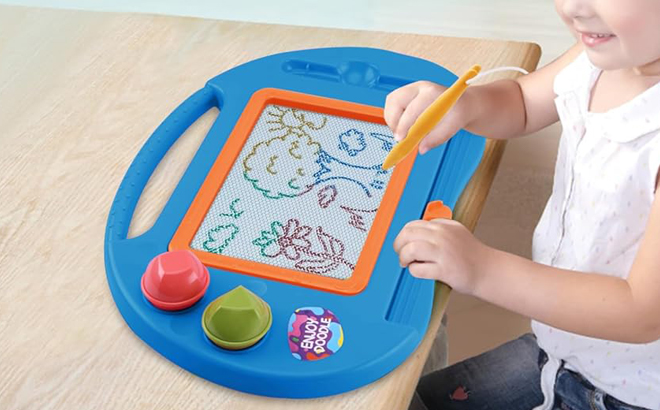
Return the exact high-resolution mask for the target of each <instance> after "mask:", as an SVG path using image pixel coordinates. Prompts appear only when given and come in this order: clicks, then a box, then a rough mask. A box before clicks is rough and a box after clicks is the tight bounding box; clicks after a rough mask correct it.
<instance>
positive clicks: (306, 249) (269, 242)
mask: <svg viewBox="0 0 660 410" xmlns="http://www.w3.org/2000/svg"><path fill="white" fill-rule="evenodd" d="M311 232H312V227H311V226H307V225H301V224H300V221H299V220H297V219H295V218H291V219H289V220H288V221H287V222H286V225H283V224H282V223H281V222H279V221H273V222H272V223H271V224H270V230H268V231H261V236H260V237H259V238H257V239H255V240H253V241H252V243H253V244H254V245H256V246H259V247H260V248H261V250H260V251H261V255H262V256H265V257H268V258H277V257H278V256H284V257H285V258H287V259H288V260H290V261H295V262H296V263H295V265H294V266H295V268H296V269H299V270H302V271H305V272H308V273H316V274H325V273H327V272H329V271H332V270H334V269H336V268H337V267H339V266H340V265H346V266H348V267H349V268H350V269H351V270H353V269H355V265H354V264H353V263H351V262H349V261H347V260H346V259H344V244H343V243H342V242H341V241H340V240H339V239H337V238H335V237H334V236H332V235H330V234H328V233H326V232H325V231H324V230H323V228H322V227H320V226H318V227H316V229H315V232H316V239H317V240H318V242H319V243H320V245H321V247H322V248H323V250H322V251H314V250H313V249H312V243H311V241H310V240H309V238H308V236H309V234H310V233H311Z"/></svg>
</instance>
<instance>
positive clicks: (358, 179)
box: [243, 106, 389, 199]
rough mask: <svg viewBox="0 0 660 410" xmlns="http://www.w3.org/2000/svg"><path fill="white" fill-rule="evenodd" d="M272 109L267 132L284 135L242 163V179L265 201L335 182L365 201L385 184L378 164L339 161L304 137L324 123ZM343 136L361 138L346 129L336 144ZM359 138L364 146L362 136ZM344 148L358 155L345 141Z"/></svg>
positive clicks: (261, 145)
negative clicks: (355, 189)
mask: <svg viewBox="0 0 660 410" xmlns="http://www.w3.org/2000/svg"><path fill="white" fill-rule="evenodd" d="M274 109H276V112H275V113H273V112H270V111H268V114H269V115H272V116H273V117H274V118H275V119H271V120H269V121H268V123H269V124H271V125H272V126H271V128H270V129H269V131H284V134H283V135H279V136H276V137H273V138H270V139H268V140H265V141H260V142H258V143H257V144H255V145H254V146H253V147H252V149H251V151H250V152H249V153H248V155H247V156H246V157H245V159H244V160H243V176H244V178H245V179H246V180H248V181H250V182H251V183H252V186H253V187H254V188H255V189H257V190H258V191H260V192H261V193H262V194H263V195H264V196H265V197H267V198H272V199H280V198H293V197H296V196H300V195H304V194H305V193H307V192H309V191H311V190H312V188H314V186H317V185H320V184H324V183H327V182H329V181H336V180H344V181H349V182H352V183H355V184H357V185H358V186H359V187H360V188H361V189H362V190H363V191H364V193H365V194H366V195H367V197H371V196H372V194H373V192H372V189H377V190H381V189H383V188H384V186H385V184H386V182H385V181H384V180H383V179H381V178H382V177H383V176H384V175H387V174H388V172H389V171H385V170H383V169H382V168H381V164H380V163H378V164H373V165H367V166H362V165H356V164H351V163H348V162H345V161H342V160H340V159H338V158H336V157H334V156H332V155H331V154H329V153H328V152H327V151H325V150H323V148H322V147H321V144H320V143H319V142H317V141H316V140H314V139H313V138H312V137H311V136H310V135H309V134H308V133H307V131H306V129H310V130H319V129H321V128H322V127H323V126H325V123H326V122H325V121H320V120H318V119H317V122H312V121H308V120H307V118H306V117H305V114H303V113H301V112H299V111H297V110H294V109H292V108H283V107H277V106H275V107H274ZM324 119H325V118H324ZM347 133H350V135H353V136H356V135H358V134H360V135H361V134H362V133H360V132H359V131H357V130H354V129H350V130H349V131H347V132H346V133H342V134H340V140H341V136H342V135H345V134H346V135H348V134H347ZM347 138H348V137H347ZM356 138H357V139H358V140H359V139H360V137H359V136H358V137H356ZM361 138H362V140H363V142H364V135H362V137H361ZM353 140H355V138H353ZM353 142H355V141H353ZM353 142H352V143H351V144H353ZM344 145H345V146H346V150H348V152H349V155H357V153H358V152H360V151H359V146H358V147H353V148H349V145H348V142H346V141H344ZM353 145H354V144H353ZM340 146H341V143H340Z"/></svg>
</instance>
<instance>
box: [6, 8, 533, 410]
mask: <svg viewBox="0 0 660 410" xmlns="http://www.w3.org/2000/svg"><path fill="white" fill-rule="evenodd" d="M342 45H354V46H367V47H377V48H383V49H389V50H393V51H398V52H402V53H406V54H410V55H415V56H419V57H422V58H426V59H428V60H432V61H436V62H438V63H439V64H442V65H444V66H445V67H447V68H448V69H450V70H452V71H454V72H463V71H464V70H466V69H467V68H468V67H469V66H471V65H472V64H474V63H479V64H481V65H482V66H483V67H486V68H488V67H495V66H501V65H514V66H521V67H524V68H526V69H528V70H533V69H534V68H535V67H536V64H537V62H538V59H539V55H540V50H539V48H538V47H537V46H535V45H533V44H523V43H512V42H502V41H485V40H475V39H458V38H443V37H435V36H420V35H405V34H388V33H377V32H363V31H347V30H329V29H319V28H305V27H289V26H281V25H264V24H249V23H240V22H227V21H208V20H200V19H193V18H176V17H157V16H149V15H128V14H105V13H90V12H80V11H53V10H41V9H29V8H15V7H5V6H2V7H0V124H2V132H1V133H0V147H1V148H0V169H1V170H2V172H1V173H0V408H2V409H8V410H13V409H40V410H43V409H101V408H104V409H105V408H107V409H135V408H141V409H147V408H158V409H185V408H191V409H192V408H200V409H201V408H204V409H241V410H249V409H263V408H268V409H287V410H289V409H298V408H306V409H307V408H309V409H312V408H313V409H317V410H321V409H404V408H406V407H407V405H408V402H409V400H410V398H411V395H412V393H413V390H414V387H415V384H416V382H417V379H418V377H419V374H420V371H421V369H422V365H423V363H424V361H425V358H426V357H427V355H428V352H429V348H430V345H431V341H432V339H433V336H432V335H433V334H434V333H435V332H436V330H437V329H438V326H439V322H440V318H441V316H442V313H443V311H444V307H445V305H446V303H447V297H445V295H436V306H435V309H434V313H433V316H432V319H431V324H430V326H429V331H428V333H427V335H426V337H425V339H424V341H423V343H422V344H421V346H420V347H419V348H418V349H417V351H416V352H415V353H414V354H413V355H412V356H411V357H410V358H409V359H408V360H407V361H406V362H405V363H404V364H403V365H401V366H400V367H398V368H397V369H396V370H395V371H393V372H392V373H390V374H389V375H387V376H386V377H384V378H382V379H381V380H379V381H377V382H375V383H373V384H371V385H369V386H366V387H364V388H361V389H358V390H356V391H353V392H349V393H346V394H342V395H338V396H334V397H329V398H324V399H316V400H297V401H296V400H279V399H270V398H264V397H256V396H251V395H247V394H243V393H239V392H236V391H232V390H229V389H226V388H223V387H220V386H218V385H215V384H212V383H209V382H207V381H205V380H202V379H200V378H198V377H196V376H194V375H192V374H190V373H188V372H185V371H183V370H181V369H180V368H179V367H177V366H175V365H173V364H171V363H170V362H168V361H167V360H165V359H163V358H162V357H161V356H159V355H158V354H156V353H155V352H154V351H153V350H151V349H150V348H149V347H148V346H147V345H145V344H144V343H143V342H142V341H140V340H139V339H138V338H137V337H136V336H135V335H134V334H133V332H132V331H131V330H129V328H128V326H127V325H126V324H125V322H124V320H123V319H122V317H121V316H120V314H119V312H118V311H117V308H116V307H115V304H114V302H113V300H112V297H111V295H110V292H109V290H108V285H107V283H106V278H105V269H104V265H103V235H104V229H105V223H106V218H107V214H108V209H109V206H110V204H111V202H112V199H113V196H114V194H115V192H116V189H117V187H118V184H119V182H120V180H121V178H122V176H123V174H124V172H125V171H126V169H127V168H128V165H129V164H130V161H131V160H132V159H133V158H134V156H135V154H136V153H137V151H138V149H139V148H140V146H141V145H142V144H143V143H144V141H145V140H146V139H147V137H148V136H149V135H150V133H151V132H152V131H153V130H154V128H155V127H156V126H157V125H158V124H159V123H160V121H161V120H162V119H164V118H165V116H166V115H167V114H169V113H170V112H171V111H172V109H173V108H174V107H175V106H176V105H177V104H178V103H179V102H181V101H183V100H184V99H185V98H186V97H187V96H188V95H190V94H191V93H192V92H194V91H195V90H197V89H199V88H200V87H201V86H203V85H204V83H205V81H206V80H207V79H208V78H211V77H212V76H214V75H216V74H218V73H220V72H222V71H225V70H227V69H229V68H230V67H233V66H236V65H238V64H240V63H243V62H246V61H249V60H252V59H255V58H257V57H261V56H264V55H268V54H273V53H277V52H281V51H285V50H292V49H303V48H315V47H328V46H342ZM216 114H217V113H213V112H210V113H207V114H206V115H205V116H204V117H203V118H202V119H200V120H199V121H197V123H195V124H194V125H193V126H192V127H191V128H190V129H189V130H188V132H187V133H186V135H184V137H182V139H181V140H180V141H179V142H177V144H176V145H175V147H174V148H173V149H172V150H171V152H170V153H168V155H167V157H166V159H165V160H164V162H163V163H162V164H161V166H160V167H159V168H158V169H157V171H156V174H155V175H154V176H153V177H152V180H151V181H150V184H149V186H148V188H147V190H146V192H145V194H144V195H143V197H142V199H141V201H140V204H139V206H138V211H137V213H136V215H135V217H134V221H133V224H132V227H131V232H132V234H133V235H135V234H137V233H140V232H143V231H145V230H146V229H147V228H148V227H149V226H150V225H151V223H152V222H153V221H154V220H155V217H156V216H157V215H158V212H159V210H160V209H161V207H162V205H163V204H164V201H165V200H166V199H167V198H168V196H169V194H170V192H171V190H172V189H173V187H174V185H175V182H176V181H178V178H179V177H180V175H181V174H182V173H183V171H184V169H185V167H186V166H187V160H188V159H189V158H191V156H192V153H193V152H194V151H195V149H196V147H197V145H198V144H199V143H200V141H201V140H202V138H203V137H204V134H205V132H206V131H207V130H208V128H209V127H210V125H211V123H212V120H213V118H214V117H215V115H216ZM503 150H504V144H503V143H501V142H493V141H489V142H488V145H487V150H486V154H485V156H484V159H483V162H482V164H481V166H480V168H479V170H478V172H477V174H476V175H475V177H474V178H473V180H472V181H471V183H470V185H469V187H468V188H467V190H466V192H465V193H464V195H463V197H462V199H461V201H460V202H459V205H458V206H457V207H456V210H455V214H456V218H457V219H458V220H460V221H462V222H463V223H464V224H465V225H467V226H468V227H469V228H470V229H473V228H474V226H475V225H476V222H477V219H478V217H479V214H480V212H481V209H482V207H483V204H484V201H485V198H486V195H487V193H488V190H489V188H490V185H491V182H492V180H493V177H494V175H495V171H496V169H497V166H498V163H499V160H500V158H501V155H502V153H503Z"/></svg>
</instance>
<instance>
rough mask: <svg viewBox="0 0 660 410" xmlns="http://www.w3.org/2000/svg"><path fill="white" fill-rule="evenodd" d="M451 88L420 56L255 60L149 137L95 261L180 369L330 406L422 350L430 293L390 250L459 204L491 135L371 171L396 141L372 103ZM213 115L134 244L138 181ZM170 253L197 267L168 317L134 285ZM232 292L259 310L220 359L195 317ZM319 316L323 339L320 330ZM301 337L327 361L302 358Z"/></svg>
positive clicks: (362, 52)
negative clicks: (256, 325)
mask: <svg viewBox="0 0 660 410" xmlns="http://www.w3.org/2000/svg"><path fill="white" fill-rule="evenodd" d="M455 79H456V76H455V75H453V74H452V73H450V72H449V71H447V70H446V69H444V68H442V67H440V66H438V65H437V64H435V63H432V62H429V61H425V60H423V59H419V58H415V57H412V56H407V55H403V54H398V53H393V52H390V51H386V50H378V49H371V48H354V47H338V48H323V49H313V50H299V51H291V52H286V53H280V54H275V55H270V56H265V57H263V58H260V59H257V60H254V61H249V62H246V63H245V64H242V65H240V66H237V67H234V68H232V69H230V70H227V71H225V72H223V73H221V74H219V75H218V76H216V77H214V78H212V79H210V80H209V81H207V82H206V84H205V85H204V87H202V88H201V89H200V90H198V91H196V92H194V93H193V94H192V95H191V96H190V97H189V98H188V99H186V100H185V101H184V102H182V103H181V104H180V105H179V106H178V107H177V108H176V109H174V111H173V112H172V113H171V114H170V115H169V116H168V117H167V118H165V119H164V120H163V122H162V123H161V124H160V125H159V126H158V127H157V129H156V130H155V131H154V132H153V134H152V135H151V136H150V137H149V138H148V140H147V141H146V142H145V144H144V146H143V147H142V148H141V149H140V152H139V153H138V154H137V155H136V157H135V159H134V160H133V162H132V163H131V166H130V167H129V168H128V169H127V171H126V175H125V176H124V179H123V180H122V182H121V184H120V186H119V189H118V190H117V194H116V195H115V198H114V201H113V203H112V206H111V208H110V212H109V217H108V223H107V228H106V235H105V252H104V256H105V266H106V272H107V279H108V285H109V288H110V290H111V293H112V297H113V299H114V301H115V303H116V305H117V308H118V310H119V312H120V313H121V315H122V317H123V318H124V319H125V320H126V323H127V324H128V325H129V326H130V328H131V329H132V330H133V331H134V332H135V334H136V335H137V336H138V337H139V338H140V339H142V340H143V341H144V342H145V343H146V344H148V345H149V346H150V347H152V348H153V349H154V350H155V351H156V352H158V353H159V354H161V355H162V356H163V357H165V358H167V359H168V360H170V361H172V362H173V363H175V364H177V365H178V366H181V367H182V368H184V369H186V370H188V371H190V372H191V373H193V374H195V375H197V376H199V377H203V378H205V379H207V380H210V381H212V382H214V383H218V384H220V385H222V386H226V387H229V388H232V389H236V390H239V391H243V392H248V393H252V394H258V395H265V396H274V397H290V398H308V397H320V396H327V395H332V394H338V393H342V392H346V391H349V390H352V389H355V388H358V387H360V386H364V385H365V384H368V383H370V382H373V381H375V380H377V379H379V378H381V377H383V376H384V375H386V374H387V373H388V372H390V371H392V370H393V369H394V368H395V367H396V366H398V365H399V364H401V363H402V362H403V361H404V360H405V359H406V358H407V357H408V356H409V355H410V354H411V353H412V352H413V351H414V350H415V348H416V347H417V346H418V345H419V342H420V341H421V340H422V337H423V335H424V333H425V331H426V328H427V326H428V322H429V318H430V316H431V308H432V306H433V296H434V282H432V281H428V280H421V279H417V278H415V277H413V276H412V275H410V274H409V273H408V272H407V270H406V269H402V268H401V267H400V266H399V264H398V262H399V261H398V256H397V255H396V253H395V252H394V250H393V246H392V245H393V242H394V239H395V238H396V236H397V234H398V232H400V230H401V229H402V228H403V226H404V225H405V224H406V223H408V222H410V221H412V220H416V219H420V218H422V216H423V214H424V212H425V209H426V206H427V204H429V203H431V202H433V201H435V200H442V202H444V204H445V205H447V206H449V207H450V208H453V207H454V205H455V204H456V201H457V200H458V197H459V195H460V193H461V192H462V190H463V188H464V187H465V185H466V184H467V182H468V180H469V179H470V176H471V175H472V173H473V172H474V170H475V169H476V167H477V165H478V163H479V160H480V158H481V155H482V153H483V150H484V146H485V140H484V139H483V138H482V137H479V136H475V135H472V134H470V133H467V132H465V131H460V132H459V133H458V134H457V135H455V136H454V137H453V138H452V139H450V140H449V141H448V142H447V143H445V144H443V145H441V146H439V147H437V148H436V149H434V150H432V151H430V152H428V153H426V154H425V155H423V156H417V157H414V156H409V157H408V158H406V159H405V160H404V161H403V162H402V163H400V164H398V165H397V166H396V167H395V168H394V170H393V171H391V172H388V173H386V172H382V171H380V170H379V169H378V167H376V165H380V162H382V160H383V159H384V158H385V156H386V154H387V151H388V150H389V149H390V147H391V144H392V142H391V141H392V135H391V133H390V132H389V131H388V129H387V127H386V126H385V123H384V120H383V106H384V103H385V98H386V96H387V94H388V93H390V92H391V91H393V90H394V89H396V88H398V87H401V86H403V85H406V84H409V83H411V82H413V81H418V80H427V81H433V82H436V83H439V84H442V85H445V86H449V85H451V83H452V82H453V81H455ZM173 86H176V85H173ZM214 108H215V109H218V110H219V115H218V117H217V119H216V120H215V122H214V124H213V126H212V127H211V129H210V130H209V132H208V134H207V135H206V137H205V139H204V141H203V142H202V143H201V145H200V147H199V149H198V150H197V152H196V154H195V156H194V157H193V159H192V160H191V162H190V164H189V166H188V168H187V170H186V172H185V173H184V175H183V176H182V177H181V180H180V181H179V182H178V184H177V186H176V188H175V189H174V191H173V192H172V194H171V196H170V198H169V199H168V201H167V203H166V204H165V206H164V208H163V209H162V211H161V214H160V215H159V216H158V218H157V219H156V221H155V223H154V225H153V226H152V228H150V229H149V230H148V231H147V232H145V233H143V234H142V235H140V236H137V237H134V238H128V237H127V234H128V228H129V225H130V221H131V218H132V216H133V212H134V211H135V208H136V205H137V203H138V200H139V198H140V196H141V194H142V192H143V190H144V188H145V186H146V185H147V182H148V181H149V178H150V176H151V175H152V173H153V172H154V170H155V169H156V167H157V166H158V164H159V163H160V162H161V160H162V159H163V157H164V156H165V154H166V153H167V152H168V150H169V149H170V147H172V146H173V145H174V144H175V142H176V141H177V140H178V138H179V137H180V136H181V135H183V134H184V133H185V131H186V129H187V128H188V127H189V126H190V125H191V124H193V123H194V122H195V121H196V120H197V119H198V118H199V117H200V116H202V115H203V114H204V113H205V112H207V111H208V110H210V109H214ZM136 109H139V106H136ZM284 158H287V161H281V160H283V159H284ZM168 250H191V251H192V252H193V253H194V255H196V256H197V257H198V258H199V260H200V261H201V262H202V264H203V265H202V264H200V265H202V266H204V267H206V269H207V270H208V272H206V273H207V276H204V278H208V280H207V281H206V282H204V283H203V286H202V288H203V289H202V291H203V293H199V294H197V293H195V294H194V295H195V298H194V300H193V301H192V304H190V305H186V307H185V308H184V309H183V310H178V311H166V310H163V309H161V308H159V307H158V306H157V305H156V304H153V303H152V302H150V300H149V299H148V298H147V297H146V296H145V293H143V288H142V285H143V284H145V286H146V285H148V284H149V283H151V282H144V281H143V280H142V279H143V278H144V277H145V276H143V275H144V274H145V272H149V269H148V267H149V266H150V263H151V262H152V261H153V260H155V259H154V258H155V257H157V256H159V255H162V254H163V253H165V252H166V251H168ZM185 253H186V254H188V253H187V252H185ZM161 267H162V266H161ZM175 268H176V267H175ZM176 269H178V268H176ZM176 269H175V271H176ZM156 271H157V270H152V272H156ZM177 272H178V271H176V272H175V274H177V275H178V273H177ZM182 273H183V274H185V272H183V271H182ZM158 277H159V276H158V275H157V274H156V275H154V276H152V279H154V278H155V279H156V280H157V279H158ZM205 280H206V279H205ZM184 287H185V286H184ZM145 289H146V288H145ZM236 289H239V291H237V292H234V293H233V295H237V294H243V295H245V294H246V292H247V291H249V292H251V293H252V294H254V295H256V296H258V297H259V298H260V300H261V301H263V302H264V303H266V304H267V305H268V306H269V309H270V312H271V314H270V315H269V316H268V318H269V319H268V323H269V327H268V330H266V332H265V333H264V334H263V335H262V336H260V338H259V340H258V342H256V344H254V345H250V347H248V348H246V349H244V350H238V351H232V350H228V349H225V348H223V347H221V346H220V345H217V344H215V343H214V342H212V341H211V340H210V338H209V336H208V333H205V329H206V330H210V329H211V327H209V325H207V327H206V328H203V326H202V321H203V314H204V312H205V311H206V310H207V309H209V308H211V307H212V306H213V303H214V302H216V301H218V300H219V299H220V298H222V297H223V296H225V295H228V294H232V293H231V292H233V291H235V290H236ZM242 289H243V290H242ZM187 290H189V289H183V291H184V292H182V294H187V293H186V291H187ZM149 295H151V296H155V295H154V294H153V293H149ZM191 296H192V294H191ZM197 296H199V298H197ZM152 299H153V298H152ZM186 300H188V299H186ZM162 301H164V302H165V300H162ZM262 306H263V305H262ZM328 320H329V321H330V322H327V321H328ZM324 321H326V322H327V323H328V326H326V327H325V328H323V329H324V331H323V332H321V329H322V327H321V326H320V325H319V326H317V325H314V322H316V323H326V322H324ZM209 323H211V324H213V323H212V322H209ZM339 324H340V325H341V331H337V330H336V328H335V329H334V330H333V326H338V325H339ZM314 328H316V330H317V332H316V336H314V335H312V333H309V332H314ZM211 330H212V329H211ZM308 333H309V334H308ZM331 333H332V334H331ZM213 334H215V333H213ZM312 336H313V337H315V339H314V343H315V344H314V346H317V345H316V343H317V342H326V341H327V344H326V345H325V347H327V349H325V350H323V351H321V352H320V353H318V354H316V352H314V353H315V355H311V356H310V355H309V353H310V351H305V350H304V349H307V348H306V347H305V343H311V342H309V341H308V340H311V339H308V337H312ZM321 337H327V338H326V339H324V340H321ZM296 340H297V341H296ZM301 349H302V350H301ZM330 353H332V354H330ZM303 359H304V360H303ZM311 359H314V360H311ZM317 359H318V360H317Z"/></svg>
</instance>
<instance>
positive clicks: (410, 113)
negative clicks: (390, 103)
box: [394, 93, 437, 140]
mask: <svg viewBox="0 0 660 410" xmlns="http://www.w3.org/2000/svg"><path fill="white" fill-rule="evenodd" d="M435 97H437V96H436V95H435V94H433V93H420V94H418V95H417V96H416V97H415V99H414V100H412V101H411V102H410V104H408V106H407V107H406V109H405V110H404V111H403V114H402V115H401V118H400V119H399V123H398V124H397V126H396V128H395V131H394V137H395V138H396V139H397V140H401V139H403V138H405V137H406V136H407V135H408V131H409V130H410V127H412V125H413V124H414V123H415V120H417V118H418V117H419V116H420V115H421V114H422V113H423V112H424V110H425V109H426V108H427V107H428V106H429V105H431V103H432V102H433V101H434V100H435Z"/></svg>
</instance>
